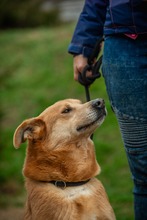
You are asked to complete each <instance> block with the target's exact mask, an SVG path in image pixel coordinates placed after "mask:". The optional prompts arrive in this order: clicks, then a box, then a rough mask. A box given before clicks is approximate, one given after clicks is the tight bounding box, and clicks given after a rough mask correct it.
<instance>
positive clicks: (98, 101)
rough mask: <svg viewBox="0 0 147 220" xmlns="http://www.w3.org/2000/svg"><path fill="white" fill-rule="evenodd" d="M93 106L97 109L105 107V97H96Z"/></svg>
mask: <svg viewBox="0 0 147 220" xmlns="http://www.w3.org/2000/svg"><path fill="white" fill-rule="evenodd" d="M92 107H94V108H96V109H102V108H105V102H104V100H103V99H95V100H93V101H92Z"/></svg>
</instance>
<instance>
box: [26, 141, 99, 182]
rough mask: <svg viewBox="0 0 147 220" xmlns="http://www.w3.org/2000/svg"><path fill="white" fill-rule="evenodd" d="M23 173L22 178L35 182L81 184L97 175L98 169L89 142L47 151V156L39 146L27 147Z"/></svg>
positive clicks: (91, 144) (91, 143)
mask: <svg viewBox="0 0 147 220" xmlns="http://www.w3.org/2000/svg"><path fill="white" fill-rule="evenodd" d="M34 148H36V149H35V151H36V155H35V154H34ZM32 149H33V150H32ZM40 149H41V152H40ZM23 171H24V176H26V177H27V178H30V179H34V180H37V181H46V182H50V181H56V180H60V181H64V182H81V181H85V180H86V181H87V180H89V179H91V178H92V177H94V176H96V175H98V174H99V172H100V167H99V165H98V163H97V161H96V158H95V153H94V146H93V142H92V141H89V142H88V143H86V144H85V145H84V146H83V145H82V143H81V144H79V143H76V144H75V143H72V144H70V145H67V146H61V147H58V148H57V149H56V150H52V151H48V154H47V151H42V148H41V147H39V146H36V147H35V146H28V150H27V158H26V161H25V164H24V170H23Z"/></svg>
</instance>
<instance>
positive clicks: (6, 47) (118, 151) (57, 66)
mask: <svg viewBox="0 0 147 220" xmlns="http://www.w3.org/2000/svg"><path fill="white" fill-rule="evenodd" d="M14 2H15V1H13V3H14ZM36 2H37V4H36ZM38 2H40V1H27V0H26V1H18V0H17V1H16V5H17V7H16V6H15V5H14V4H12V1H8V0H7V1H6V0H5V1H3V0H2V1H1V3H0V16H1V17H0V25H1V26H0V28H1V30H0V103H1V105H0V106H1V107H0V134H1V135H0V219H1V220H4V219H7V220H9V219H12V216H14V217H13V219H14V220H17V219H22V217H21V215H22V212H23V206H24V203H25V196H26V192H25V189H24V179H23V176H22V166H23V162H24V158H25V150H26V144H23V145H22V146H21V148H20V149H18V150H15V149H14V147H13V144H12V140H13V133H14V131H15V129H16V127H17V126H18V125H19V124H20V123H21V122H22V121H23V120H25V119H27V118H30V117H34V116H37V115H38V114H39V113H41V112H42V111H43V110H44V109H45V108H46V107H48V106H49V105H51V104H53V103H54V102H56V101H58V100H60V99H65V98H76V99H77V98H78V99H80V100H82V101H83V102H85V92H84V88H83V87H82V86H81V85H79V84H78V83H77V82H75V81H74V80H73V67H72V66H73V64H72V56H70V55H69V54H68V53H67V48H68V45H69V43H70V40H71V37H72V33H73V30H74V27H75V24H76V18H75V20H74V19H71V20H70V19H69V21H68V22H67V21H66V22H65V20H64V21H63V20H62V19H61V18H60V16H59V14H58V12H59V11H60V10H59V8H58V7H56V10H55V9H54V10H53V11H52V15H49V14H50V13H49V12H47V11H45V18H44V19H46V22H42V23H39V24H38V23H36V24H34V23H33V25H32V23H31V22H30V23H29V17H30V16H31V15H33V14H34V15H33V16H34V17H35V16H38V20H39V21H40V20H41V19H42V18H41V17H40V16H42V15H39V13H38V11H35V7H36V8H37V6H36V5H38V4H39V3H38ZM41 2H43V1H41ZM77 2H78V1H77ZM6 3H7V4H8V6H9V7H8V8H7V7H6V8H7V10H8V9H9V10H10V11H11V10H12V12H13V13H12V14H13V16H14V14H15V13H14V12H16V11H17V10H18V11H19V13H20V11H23V10H24V8H27V7H29V5H30V4H31V3H32V4H31V7H32V8H33V10H34V11H33V12H27V13H28V14H27V13H26V14H27V16H26V17H27V22H28V23H27V22H26V20H25V22H24V23H21V22H20V20H21V18H22V17H23V16H22V15H19V16H21V18H20V17H18V15H17V16H16V15H15V16H14V17H16V18H15V19H16V20H15V19H14V20H15V24H14V22H12V23H13V25H12V23H11V22H10V21H13V19H12V17H13V16H12V14H11V13H9V12H10V11H5V10H4V6H6ZM19 3H20V5H19ZM57 3H58V2H57ZM23 4H25V6H24V5H23ZM34 5H35V6H34ZM56 6H58V4H56ZM21 7H22V8H21ZM2 9H3V10H4V11H5V12H4V11H3V10H2ZM2 11H3V14H6V15H7V16H8V15H9V16H8V17H9V18H10V20H9V19H8V18H7V19H6V18H5V19H6V20H7V25H6V20H5V22H4V20H3V21H2V13H1V12H2ZM26 11H27V10H26ZM19 13H18V14H19ZM37 13H38V14H37ZM10 14H11V15H10ZM20 14H21V13H20ZM53 14H54V16H53ZM7 16H6V17H7ZM49 16H51V17H50V18H49ZM24 17H25V16H24ZM40 18H41V19H40ZM3 19H4V18H3ZM33 19H34V18H33ZM50 19H53V20H52V22H51V20H50ZM8 20H9V25H8ZM36 21H37V20H36ZM10 23H11V25H10ZM90 92H91V98H92V99H95V98H97V97H102V98H104V99H105V102H106V106H107V110H108V115H107V118H106V120H105V122H104V124H103V125H102V126H101V128H99V129H98V130H97V131H96V132H95V134H94V142H95V147H96V154H97V160H98V162H99V164H100V166H101V168H102V172H101V174H100V175H99V177H98V178H99V179H100V180H101V181H102V182H103V184H104V186H105V188H106V191H107V193H108V196H109V199H110V202H111V204H112V206H113V208H114V211H115V213H116V217H117V219H118V220H131V219H132V220H133V219H134V217H133V196H132V180H131V175H130V171H129V168H128V163H127V159H126V155H125V152H124V148H123V144H122V141H121V136H120V132H119V129H118V124H117V121H116V118H115V115H114V113H113V112H112V110H111V107H110V104H109V101H108V97H107V93H106V88H105V84H104V80H103V77H101V78H100V79H98V80H96V81H95V83H94V84H93V85H92V86H91V87H90Z"/></svg>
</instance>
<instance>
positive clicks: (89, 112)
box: [14, 99, 106, 181]
mask: <svg viewBox="0 0 147 220" xmlns="http://www.w3.org/2000/svg"><path fill="white" fill-rule="evenodd" d="M105 116H106V110H105V104H104V101H103V100H102V99H96V100H92V101H90V102H87V103H85V104H82V103H81V102H80V101H79V100H75V99H67V100H63V101H59V102H57V103H55V104H54V105H52V106H50V107H48V108H47V109H46V110H45V111H43V112H42V113H41V114H40V115H39V116H38V117H36V118H31V119H28V120H26V121H24V122H23V123H22V124H21V125H20V126H19V127H18V128H17V129H16V131H15V134H14V146H15V147H16V148H19V146H20V145H21V143H22V142H24V141H26V140H28V150H27V157H26V162H25V166H24V174H25V176H27V177H30V178H33V179H37V180H43V181H50V180H64V181H81V180H84V179H87V178H91V177H92V176H94V175H96V174H97V173H98V172H99V166H98V164H97V163H96V160H95V155H94V149H93V143H92V141H91V139H90V136H91V134H92V133H93V132H94V130H95V129H96V128H97V127H99V126H100V125H101V124H102V122H103V121H104V118H105Z"/></svg>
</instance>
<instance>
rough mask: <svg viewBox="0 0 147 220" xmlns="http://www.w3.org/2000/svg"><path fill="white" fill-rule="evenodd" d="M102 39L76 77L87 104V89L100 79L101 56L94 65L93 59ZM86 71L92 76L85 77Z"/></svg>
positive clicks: (88, 99)
mask: <svg viewBox="0 0 147 220" xmlns="http://www.w3.org/2000/svg"><path fill="white" fill-rule="evenodd" d="M103 40H104V39H103V37H102V38H100V39H99V40H98V41H97V43H96V45H95V47H94V49H93V52H92V54H91V56H90V57H89V58H88V62H87V65H86V66H85V67H84V69H83V71H82V73H81V74H79V76H78V81H79V83H80V84H81V85H83V86H84V87H85V93H86V101H87V102H89V101H90V100H91V99H90V92H89V87H90V85H91V84H92V83H93V82H94V81H95V80H96V79H98V78H100V77H101V73H100V67H101V64H102V55H101V56H100V57H99V59H98V60H97V61H96V63H95V64H94V65H93V63H94V61H95V59H96V58H97V57H98V55H99V53H100V50H101V46H100V44H101V43H102V41H103ZM87 71H91V72H92V75H91V76H89V77H87ZM90 138H91V139H93V134H92V135H91V137H90Z"/></svg>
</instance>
